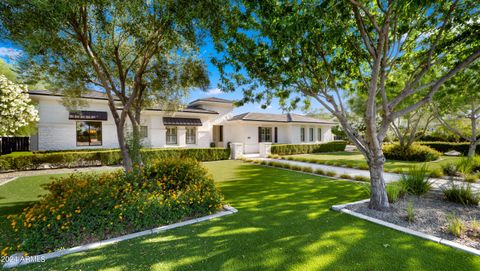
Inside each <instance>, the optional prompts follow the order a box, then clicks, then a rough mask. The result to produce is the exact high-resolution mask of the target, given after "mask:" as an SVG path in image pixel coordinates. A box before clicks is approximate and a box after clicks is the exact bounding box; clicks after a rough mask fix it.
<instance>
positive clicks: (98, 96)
mask: <svg viewBox="0 0 480 271" xmlns="http://www.w3.org/2000/svg"><path fill="white" fill-rule="evenodd" d="M28 93H29V94H30V95H40V96H56V97H62V96H64V95H63V94H62V93H59V92H53V91H49V90H30V91H28ZM80 97H81V98H85V99H94V100H107V99H108V98H107V95H106V94H105V93H104V92H100V91H95V90H89V91H87V92H85V93H82V95H81V96H80ZM116 100H118V99H116ZM220 100H223V99H220ZM118 109H119V110H121V108H118ZM146 110H148V111H165V110H163V109H161V108H148V109H146ZM177 112H185V113H199V114H218V112H216V111H213V110H208V109H203V108H198V107H186V108H183V109H180V110H177Z"/></svg>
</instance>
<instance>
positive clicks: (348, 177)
mask: <svg viewBox="0 0 480 271" xmlns="http://www.w3.org/2000/svg"><path fill="white" fill-rule="evenodd" d="M340 178H342V179H352V176H350V175H348V174H341V175H340Z"/></svg>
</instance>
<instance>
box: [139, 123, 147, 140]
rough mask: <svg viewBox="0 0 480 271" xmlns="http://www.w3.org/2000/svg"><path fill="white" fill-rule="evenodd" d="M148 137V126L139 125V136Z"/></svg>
mask: <svg viewBox="0 0 480 271" xmlns="http://www.w3.org/2000/svg"><path fill="white" fill-rule="evenodd" d="M147 137H148V126H140V138H147Z"/></svg>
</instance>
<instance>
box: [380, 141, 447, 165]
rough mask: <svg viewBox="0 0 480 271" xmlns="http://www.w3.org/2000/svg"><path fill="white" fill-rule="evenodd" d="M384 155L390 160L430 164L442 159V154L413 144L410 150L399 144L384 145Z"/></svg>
mask: <svg viewBox="0 0 480 271" xmlns="http://www.w3.org/2000/svg"><path fill="white" fill-rule="evenodd" d="M383 154H384V155H385V158H387V159H390V160H401V161H417V162H428V161H434V160H437V159H438V158H440V156H441V155H442V154H441V153H440V152H438V151H436V150H434V149H432V148H430V147H428V146H423V145H418V144H412V145H411V146H410V148H408V149H403V148H402V147H400V145H398V144H384V145H383Z"/></svg>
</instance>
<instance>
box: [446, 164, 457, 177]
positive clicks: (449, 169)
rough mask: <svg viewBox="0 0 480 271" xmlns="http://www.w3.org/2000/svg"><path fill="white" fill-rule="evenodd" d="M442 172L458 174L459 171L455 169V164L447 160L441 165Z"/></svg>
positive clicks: (448, 174) (449, 174) (451, 174)
mask: <svg viewBox="0 0 480 271" xmlns="http://www.w3.org/2000/svg"><path fill="white" fill-rule="evenodd" d="M442 170H443V173H444V174H445V175H447V176H458V175H459V172H458V169H457V164H455V163H454V162H449V163H447V164H445V165H442Z"/></svg>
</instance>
